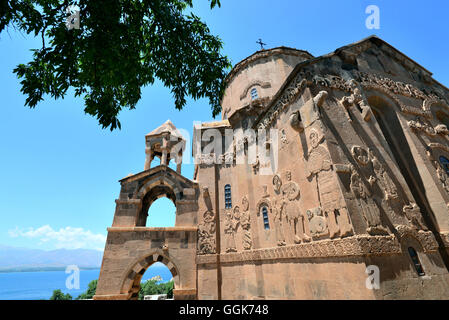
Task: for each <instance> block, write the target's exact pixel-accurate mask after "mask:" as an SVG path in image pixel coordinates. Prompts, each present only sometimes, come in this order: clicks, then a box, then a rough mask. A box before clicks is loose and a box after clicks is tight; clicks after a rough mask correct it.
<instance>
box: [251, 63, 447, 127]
mask: <svg viewBox="0 0 449 320" xmlns="http://www.w3.org/2000/svg"><path fill="white" fill-rule="evenodd" d="M357 83H359V84H360V86H361V87H362V88H363V89H364V90H375V91H380V92H382V93H384V94H386V95H387V96H388V97H390V98H391V99H393V100H394V102H395V103H396V104H397V105H399V107H400V109H401V111H402V112H404V113H408V114H413V115H419V116H423V117H426V118H429V117H430V116H431V112H430V107H431V106H432V105H433V104H441V105H442V106H444V107H445V108H446V109H447V110H449V104H448V103H447V101H446V100H445V98H444V97H442V96H440V95H438V94H437V93H435V92H432V93H429V92H424V91H423V90H421V89H419V88H417V87H415V86H414V85H412V84H408V83H403V82H400V81H395V80H392V79H389V78H385V77H383V76H380V75H376V74H371V73H366V72H356V73H355V79H350V80H346V79H343V78H342V77H340V76H337V75H329V74H327V75H323V76H321V75H317V74H316V75H313V74H312V73H311V72H310V71H307V70H301V71H300V72H299V73H298V74H297V75H296V76H295V77H294V78H293V80H291V81H290V83H289V85H288V87H286V88H285V89H284V92H282V94H281V95H280V97H279V98H278V99H277V100H276V101H275V103H274V104H272V105H271V106H270V107H269V108H268V111H267V112H266V113H265V114H264V115H263V116H262V117H261V118H260V119H259V120H258V122H257V127H258V128H259V129H266V128H268V127H270V126H271V125H272V123H273V122H274V121H275V120H276V118H277V117H278V115H279V113H280V112H282V111H283V110H284V109H285V108H286V107H287V106H288V105H289V104H291V103H293V102H294V101H295V100H296V98H297V97H298V96H299V95H300V94H302V91H303V89H304V88H306V87H309V86H313V85H315V86H321V87H326V88H330V89H336V90H341V91H345V92H349V93H354V90H355V88H356V87H357ZM396 95H400V96H405V97H410V98H415V99H418V100H422V101H423V102H422V106H421V107H413V106H410V105H406V104H405V103H403V102H402V101H401V100H400V99H399V98H398V97H396Z"/></svg>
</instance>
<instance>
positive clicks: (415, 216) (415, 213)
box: [402, 202, 428, 231]
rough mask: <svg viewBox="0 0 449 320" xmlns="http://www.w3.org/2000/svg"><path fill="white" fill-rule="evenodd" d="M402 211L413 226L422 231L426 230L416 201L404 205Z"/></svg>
mask: <svg viewBox="0 0 449 320" xmlns="http://www.w3.org/2000/svg"><path fill="white" fill-rule="evenodd" d="M402 211H403V212H404V214H405V216H406V217H407V219H408V221H409V222H410V223H411V224H412V225H413V227H414V228H416V229H418V230H424V231H427V230H428V228H427V226H426V224H425V223H424V221H423V217H422V213H421V210H420V209H419V207H418V205H417V204H416V203H414V202H412V203H410V204H408V205H405V206H404V208H403V209H402Z"/></svg>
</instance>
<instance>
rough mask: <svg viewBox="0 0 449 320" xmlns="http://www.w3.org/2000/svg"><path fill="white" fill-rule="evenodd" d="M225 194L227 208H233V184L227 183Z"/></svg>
mask: <svg viewBox="0 0 449 320" xmlns="http://www.w3.org/2000/svg"><path fill="white" fill-rule="evenodd" d="M224 195H225V209H231V208H232V195H231V185H230V184H227V185H225V187H224Z"/></svg>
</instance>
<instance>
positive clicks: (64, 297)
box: [50, 289, 72, 300]
mask: <svg viewBox="0 0 449 320" xmlns="http://www.w3.org/2000/svg"><path fill="white" fill-rule="evenodd" d="M50 300H72V296H71V295H70V294H68V293H66V294H64V293H63V292H62V291H61V289H57V290H53V294H52V296H51V297H50Z"/></svg>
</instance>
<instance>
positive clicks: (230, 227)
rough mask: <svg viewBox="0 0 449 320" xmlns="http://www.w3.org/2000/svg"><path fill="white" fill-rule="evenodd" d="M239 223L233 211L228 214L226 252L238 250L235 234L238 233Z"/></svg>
mask: <svg viewBox="0 0 449 320" xmlns="http://www.w3.org/2000/svg"><path fill="white" fill-rule="evenodd" d="M238 224H239V221H238V219H237V218H236V217H235V213H233V212H232V211H230V210H229V211H227V212H226V221H225V227H224V232H225V238H226V252H236V251H237V248H236V246H235V232H236V231H237V227H238Z"/></svg>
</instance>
